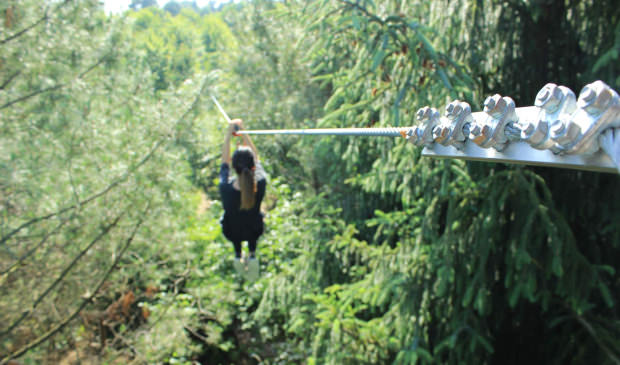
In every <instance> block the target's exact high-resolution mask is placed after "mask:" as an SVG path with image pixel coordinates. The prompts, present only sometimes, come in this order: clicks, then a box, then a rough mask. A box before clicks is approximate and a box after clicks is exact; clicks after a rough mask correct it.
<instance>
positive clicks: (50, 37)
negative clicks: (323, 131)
mask: <svg viewBox="0 0 620 365" xmlns="http://www.w3.org/2000/svg"><path fill="white" fill-rule="evenodd" d="M153 5H155V2H154V1H149V0H139V1H138V0H133V1H132V6H131V10H129V11H127V12H125V13H123V14H116V15H107V14H105V13H104V12H103V8H102V5H101V4H100V3H99V1H96V0H62V1H40V0H9V1H2V2H0V50H1V52H0V363H3V364H4V363H9V360H10V359H11V358H15V359H17V361H19V363H23V364H39V363H50V364H51V363H54V364H55V363H61V364H71V363H105V364H120V363H123V364H124V363H166V364H191V363H203V364H228V363H235V364H255V363H264V364H291V363H299V364H392V363H394V364H431V363H438V364H463V363H465V364H522V363H524V362H531V363H546V364H583V363H586V362H588V363H596V364H620V317H619V312H618V310H619V307H618V301H619V300H620V276H619V274H618V268H619V267H620V192H619V190H620V189H619V186H620V184H619V182H620V179H619V177H618V176H617V175H611V174H599V173H590V172H580V171H570V170H561V169H551V168H537V167H524V166H516V165H505V164H486V163H476V162H463V161H455V160H433V159H429V158H421V156H420V150H419V149H417V148H415V147H414V146H413V145H411V144H408V143H405V141H404V140H396V139H395V140H391V139H384V138H374V139H369V138H351V137H347V138H342V137H338V138H337V137H323V138H315V137H305V138H298V137H292V136H283V137H261V138H256V139H255V142H256V144H257V145H258V148H259V150H260V151H261V157H262V159H263V163H264V165H265V167H266V169H267V171H268V173H269V175H270V180H269V185H268V192H267V196H266V198H265V201H264V203H263V209H264V210H265V212H266V215H267V217H266V224H267V232H266V234H265V235H264V236H263V237H262V238H261V240H260V241H259V258H260V262H261V271H262V274H261V278H260V279H259V280H258V281H257V282H255V283H248V282H246V281H243V280H242V279H241V278H240V277H237V276H236V274H234V271H233V269H232V256H233V255H232V247H231V245H230V244H229V243H228V242H226V240H225V239H224V237H223V236H222V234H221V230H220V227H219V223H218V219H219V216H220V215H221V213H222V207H221V204H220V203H219V201H218V196H217V172H218V167H219V161H220V147H221V145H220V143H221V141H222V139H223V133H224V131H225V127H226V125H225V123H224V122H223V120H222V118H221V116H219V115H218V114H217V111H216V110H215V109H214V108H213V105H212V103H211V101H210V99H209V95H210V94H215V95H217V97H218V98H219V99H220V102H221V103H222V104H223V105H224V106H225V108H226V109H227V111H228V112H229V114H230V115H231V116H233V117H238V118H242V119H244V120H245V123H246V125H247V126H248V127H249V128H305V127H345V126H355V127H364V126H367V127H371V126H374V127H379V126H406V125H412V124H414V115H415V112H416V111H417V109H418V108H420V107H423V106H426V105H430V106H434V107H437V108H442V107H443V106H444V105H446V104H447V103H448V102H449V101H451V100H453V99H456V98H458V99H460V100H464V101H467V102H469V103H470V104H471V105H472V108H473V109H475V110H479V109H480V107H481V103H482V101H483V100H484V98H485V97H486V96H488V95H490V94H494V93H499V94H502V95H506V96H510V97H512V98H513V99H515V101H516V104H517V106H524V105H532V104H533V101H534V97H535V95H536V93H537V92H538V90H539V89H540V88H541V87H542V86H543V85H544V84H545V83H547V82H555V83H557V84H560V85H565V86H568V87H570V88H571V89H572V90H575V91H579V90H580V88H581V87H583V86H584V85H585V84H587V83H589V82H592V81H594V80H597V79H600V80H603V81H604V82H606V83H607V84H609V85H610V86H611V87H612V88H614V89H615V90H620V75H619V74H618V71H619V68H620V66H619V65H620V63H619V62H618V54H619V52H620V24H619V23H618V19H619V16H620V8H619V7H618V6H617V4H616V3H615V2H614V1H611V0H596V1H595V0H586V1H575V0H562V1H545V0H527V1H521V0H515V1H494V0H452V1H448V0H436V1H423V0H410V1H399V0H387V1H382V2H379V1H373V0H320V1H319V0H311V1H302V0H288V1H280V2H278V1H267V0H254V1H242V2H239V3H236V4H228V5H223V6H215V5H213V4H210V5H209V6H206V7H202V8H200V7H198V6H197V5H196V4H195V3H191V2H174V1H172V2H169V3H168V4H166V5H165V6H164V7H163V8H161V9H160V8H159V7H157V6H153ZM14 363H15V362H14Z"/></svg>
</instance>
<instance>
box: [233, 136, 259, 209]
mask: <svg viewBox="0 0 620 365" xmlns="http://www.w3.org/2000/svg"><path fill="white" fill-rule="evenodd" d="M232 165H233V168H234V169H235V172H236V173H237V176H238V178H239V188H240V190H241V207H240V209H241V210H249V209H252V208H253V207H254V203H255V202H256V177H255V176H254V168H255V166H256V163H255V162H254V153H252V150H251V149H250V148H248V147H239V148H237V150H236V151H235V153H234V154H233V157H232Z"/></svg>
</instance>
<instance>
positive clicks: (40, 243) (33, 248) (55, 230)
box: [0, 218, 69, 277]
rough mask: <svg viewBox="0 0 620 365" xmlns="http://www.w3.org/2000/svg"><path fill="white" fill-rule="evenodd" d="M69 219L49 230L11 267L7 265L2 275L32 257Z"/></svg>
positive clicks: (0, 275)
mask: <svg viewBox="0 0 620 365" xmlns="http://www.w3.org/2000/svg"><path fill="white" fill-rule="evenodd" d="M68 221H69V219H68V218H67V219H63V220H62V221H61V222H60V223H59V224H58V225H57V226H56V227H55V228H54V229H53V230H52V231H50V232H48V233H46V234H45V236H43V238H42V239H41V241H39V243H37V244H36V245H35V246H34V247H32V248H31V249H30V250H28V251H27V252H26V253H25V254H23V255H22V256H21V257H19V258H18V259H17V261H15V262H13V263H12V264H11V265H9V267H7V268H6V269H4V270H2V271H1V272H0V277H2V276H3V275H5V274H7V273H8V272H10V271H12V270H13V268H14V267H15V266H17V265H20V264H21V263H23V262H24V261H25V260H26V259H27V258H28V257H30V256H31V255H32V254H33V253H35V252H36V251H37V250H38V249H39V248H40V247H41V246H43V245H44V244H45V242H47V240H48V239H49V238H50V237H51V236H53V235H55V234H56V233H58V231H59V230H60V228H62V227H63V226H64V225H65V224H66V223H67V222H68Z"/></svg>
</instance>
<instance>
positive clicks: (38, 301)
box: [0, 209, 128, 338]
mask: <svg viewBox="0 0 620 365" xmlns="http://www.w3.org/2000/svg"><path fill="white" fill-rule="evenodd" d="M127 210H128V209H127ZM127 210H125V211H123V212H121V214H119V215H118V216H117V217H116V218H115V219H114V221H112V223H110V224H108V225H106V226H105V227H104V228H103V229H102V230H101V232H100V233H99V234H98V235H97V236H96V237H95V238H94V239H93V240H92V241H91V242H90V243H89V244H88V245H87V246H86V247H85V248H84V249H82V251H80V253H79V254H78V255H77V256H75V257H74V258H73V260H71V262H70V263H69V265H67V266H66V267H65V268H64V269H63V270H62V272H61V273H60V275H59V276H58V277H57V278H56V279H55V280H54V282H52V284H50V285H49V286H48V287H47V288H46V289H45V290H44V291H43V293H41V294H40V295H39V296H38V297H37V299H36V300H35V301H34V303H32V306H31V307H30V309H28V310H25V311H24V312H22V315H21V316H20V317H19V318H18V319H17V320H15V321H14V322H13V323H12V324H11V325H10V326H9V327H8V328H7V329H6V330H4V331H2V332H0V338H2V337H4V336H6V335H7V334H8V333H10V332H12V331H13V330H14V329H15V327H17V326H18V325H19V324H20V323H22V322H23V320H24V319H26V318H27V317H28V316H30V315H31V314H32V313H33V312H34V310H35V309H36V308H37V306H38V305H39V304H41V302H42V301H43V299H45V297H47V296H48V295H49V293H51V291H52V290H53V289H54V288H55V287H56V286H57V285H58V284H60V282H61V281H62V280H63V279H64V278H65V276H67V274H68V273H69V271H71V269H73V267H74V266H75V265H76V264H77V263H78V261H79V260H80V259H81V258H82V257H83V256H84V255H85V254H86V253H87V252H88V251H90V249H91V248H92V247H93V246H94V245H95V244H96V243H97V242H99V241H100V240H101V239H102V238H103V237H105V236H106V235H107V234H108V233H109V232H110V230H112V228H114V227H115V226H116V225H117V224H118V222H119V221H120V219H121V218H122V216H123V215H125V213H127Z"/></svg>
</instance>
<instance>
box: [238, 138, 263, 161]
mask: <svg viewBox="0 0 620 365" xmlns="http://www.w3.org/2000/svg"><path fill="white" fill-rule="evenodd" d="M242 136H243V143H244V144H246V145H248V146H250V148H251V149H252V152H254V158H255V159H256V162H257V163H258V162H259V161H260V159H259V158H258V150H257V149H256V146H255V145H254V142H252V139H251V138H250V136H249V135H247V134H242Z"/></svg>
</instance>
